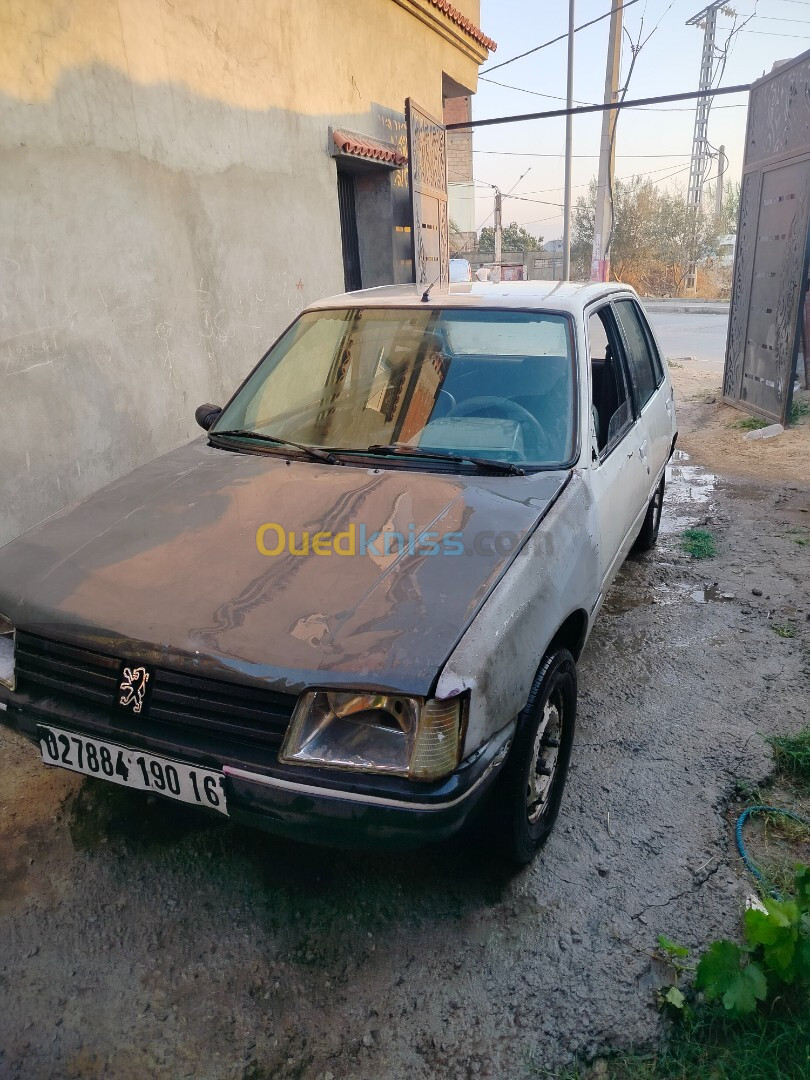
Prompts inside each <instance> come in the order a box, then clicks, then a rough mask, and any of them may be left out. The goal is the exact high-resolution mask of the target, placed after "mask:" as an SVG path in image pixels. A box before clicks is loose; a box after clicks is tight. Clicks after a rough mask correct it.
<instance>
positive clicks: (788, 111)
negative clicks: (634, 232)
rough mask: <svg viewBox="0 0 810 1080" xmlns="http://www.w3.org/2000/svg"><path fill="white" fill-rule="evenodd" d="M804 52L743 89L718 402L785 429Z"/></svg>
mask: <svg viewBox="0 0 810 1080" xmlns="http://www.w3.org/2000/svg"><path fill="white" fill-rule="evenodd" d="M809 225H810V52H806V53H803V54H802V55H801V56H798V57H797V58H796V59H795V60H792V61H790V62H788V63H787V64H785V65H783V66H782V67H780V68H778V69H777V70H776V71H773V72H771V73H770V74H769V75H766V76H765V77H764V78H762V79H759V80H758V81H757V82H756V83H754V85H753V86H752V88H751V99H750V104H749V109H748V127H747V130H746V138H745V160H744V164H743V179H742V189H741V192H740V217H739V224H738V228H737V247H736V254H735V259H734V280H733V285H732V293H731V313H730V318H729V328H728V343H727V346H726V365H725V372H724V375H723V399H724V400H725V401H727V402H728V403H729V404H731V405H737V406H739V407H741V408H744V409H746V410H747V411H749V412H752V413H756V414H758V415H760V416H765V417H768V418H769V419H771V420H777V421H780V422H781V423H783V424H785V423H787V421H788V418H789V416H790V409H791V404H792V399H793V383H794V380H795V372H796V360H797V356H798V348H799V340H800V331H801V316H802V307H803V303H804V296H805V292H806V282H807V275H808V238H809V235H810V229H809V228H808V226H809Z"/></svg>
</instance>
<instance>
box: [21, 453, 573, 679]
mask: <svg viewBox="0 0 810 1080" xmlns="http://www.w3.org/2000/svg"><path fill="white" fill-rule="evenodd" d="M568 476H569V473H568V472H564V471H563V472H554V473H536V474H533V475H528V476H524V477H510V476H466V475H465V476H460V475H458V474H455V473H454V474H452V475H448V474H443V473H435V472H429V471H424V470H422V469H420V470H419V471H415V470H413V469H408V468H387V467H384V468H383V467H381V468H372V469H369V468H357V467H354V466H330V465H326V464H324V465H321V464H320V463H316V462H310V461H302V460H287V459H286V458H285V457H283V456H278V455H275V454H273V455H270V454H243V453H235V452H230V451H228V450H223V449H216V448H214V447H212V446H210V445H209V444H208V443H207V442H206V441H205V440H204V439H202V440H197V441H195V442H192V443H190V444H189V445H187V446H184V447H182V448H181V449H179V450H176V451H174V452H172V453H170V454H167V455H165V456H164V457H162V458H158V459H157V460H156V461H153V462H151V463H150V464H149V465H146V466H144V467H143V468H140V469H137V470H136V471H135V472H133V473H130V474H129V475H128V476H126V477H124V478H123V479H122V480H119V481H117V482H115V483H113V484H111V485H109V486H108V487H106V488H104V489H102V490H101V491H99V492H97V493H96V494H95V495H93V496H91V497H90V498H89V499H87V500H86V501H85V502H84V503H82V504H81V505H80V506H77V507H74V508H72V509H69V510H66V511H63V512H61V513H60V514H57V515H56V516H54V517H52V518H49V519H48V520H47V521H45V522H43V523H42V524H40V525H38V526H36V527H35V528H33V529H31V530H30V531H29V532H28V533H26V534H25V535H24V536H21V537H19V538H18V539H17V540H14V541H12V542H11V543H10V544H8V545H6V547H5V548H3V549H2V551H0V612H2V613H3V614H5V615H7V616H8V617H9V618H11V619H12V621H13V622H14V623H15V625H16V626H18V627H19V628H20V629H24V630H27V631H29V632H32V633H38V634H41V635H44V636H46V637H52V638H59V639H60V640H63V641H67V642H72V643H75V644H81V645H84V646H86V647H90V648H95V649H98V650H100V651H103V652H106V653H109V654H112V655H115V656H120V657H122V658H126V659H137V660H140V661H142V662H145V663H153V664H159V665H162V666H171V667H175V668H179V669H181V670H186V671H193V672H194V673H196V674H206V675H209V676H214V677H220V678H222V677H225V678H230V679H234V680H236V681H251V682H252V681H253V680H256V679H260V680H262V681H263V682H265V683H266V684H267V683H269V684H271V685H272V686H273V688H274V689H278V690H284V691H287V692H293V691H294V692H298V691H300V690H301V689H302V688H303V687H305V686H313V685H314V686H317V685H322V686H329V685H333V686H341V685H344V686H346V685H352V686H359V687H364V686H373V687H379V688H380V689H394V690H398V691H400V692H401V693H412V694H427V693H429V692H430V689H431V686H432V684H433V682H434V680H435V678H436V675H437V674H438V672H439V670H440V669H441V666H442V664H443V663H444V661H445V660H446V658H447V656H448V655H449V654H450V652H451V651H452V649H453V647H454V646H455V644H456V642H457V641H458V639H459V638H460V636H461V635H462V634H463V632H464V630H465V629H466V627H467V626H468V625H469V623H470V621H471V619H472V618H473V617H474V615H475V613H476V612H477V610H478V609H479V607H480V606H481V604H482V603H483V602H484V600H485V599H486V597H487V595H488V594H489V592H490V591H491V590H492V588H493V586H494V585H495V583H496V582H497V580H498V579H499V577H500V576H501V575H502V573H503V572H504V570H505V569H506V567H507V566H508V564H509V562H510V560H511V559H512V558H513V557H514V554H515V553H516V551H517V550H518V549H519V547H520V546H521V544H522V543H523V542H524V540H525V539H526V537H527V536H528V535H529V533H530V532H531V531H532V530H533V529H534V527H535V526H536V525H537V523H538V521H539V520H540V518H541V517H542V515H543V513H544V512H545V510H546V509H547V508H548V506H549V505H550V503H551V502H552V500H553V499H554V498H555V497H556V495H557V494H558V492H559V491H560V490H561V488H562V487H563V485H564V484H565V482H566V480H567V478H568ZM271 523H272V524H277V525H279V526H280V527H281V530H283V532H285V533H287V534H289V533H292V534H293V537H294V544H295V547H296V548H297V549H298V550H300V549H301V546H302V544H303V542H304V534H306V533H308V534H309V537H310V554H308V555H296V554H291V553H290V552H289V549H288V545H286V546H285V550H284V551H283V552H281V553H279V554H276V555H267V554H262V553H260V551H259V549H258V546H257V531H258V530H259V529H260V527H261V526H262V525H265V524H271ZM362 526H364V527H365V533H366V541H367V546H363V545H362V529H361V527H362ZM352 527H354V531H353V530H352ZM381 530H382V531H383V534H384V533H385V532H389V533H392V532H398V533H399V534H400V535H401V536H402V537H403V541H402V543H401V544H400V542H399V541H396V540H392V541H390V542H389V547H388V552H387V553H386V550H385V542H384V539H383V537H381V538H379V539H377V540H376V541H375V540H373V536H374V534H375V533H377V532H380V531H381ZM316 533H328V534H341V537H342V538H341V539H340V540H339V541H338V546H339V548H341V549H343V550H347V549H348V548H349V546H350V539H349V538H351V537H352V536H353V537H354V547H355V553H354V554H328V555H323V554H313V553H312V541H313V540H314V537H315V534H316ZM428 533H432V534H435V536H436V537H438V538H440V539H438V540H436V541H434V543H436V544H437V545H438V548H439V551H438V553H435V554H431V553H430V540H431V538H430V537H428V535H427V534H428ZM450 534H452V536H451V535H450ZM347 537H348V538H347ZM278 538H279V531H278V530H276V529H271V530H269V531H266V532H265V535H264V539H265V545H264V546H265V549H266V550H273V549H274V548H275V547H276V546H278V545H277V541H278ZM441 538H443V539H441ZM369 541H371V544H370V546H368V542H369ZM448 545H449V547H450V548H454V549H455V552H453V551H449V550H448ZM319 546H320V547H321V549H322V550H323V549H324V547H325V541H324V540H323V539H322V540H321V541H320V545H319ZM403 549H404V550H403Z"/></svg>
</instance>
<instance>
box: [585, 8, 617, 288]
mask: <svg viewBox="0 0 810 1080" xmlns="http://www.w3.org/2000/svg"><path fill="white" fill-rule="evenodd" d="M622 2H623V0H613V6H612V8H611V12H610V35H609V37H608V54H607V69H606V71H605V104H606V105H608V104H610V103H612V102H615V101H617V100H618V97H619V69H620V67H621V61H622ZM618 119H619V111H618V109H611V110H608V111H606V112H603V113H602V143H601V147H600V150H599V184H598V187H597V189H596V217H595V220H594V230H593V254H592V257H591V281H607V280H608V279H609V277H610V248H609V244H610V237H611V234H612V232H613V176H614V167H615V163H616V121H617V120H618Z"/></svg>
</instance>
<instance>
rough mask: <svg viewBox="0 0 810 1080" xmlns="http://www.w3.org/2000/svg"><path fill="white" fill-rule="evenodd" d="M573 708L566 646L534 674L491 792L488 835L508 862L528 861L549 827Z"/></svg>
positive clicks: (564, 768) (570, 738)
mask: <svg viewBox="0 0 810 1080" xmlns="http://www.w3.org/2000/svg"><path fill="white" fill-rule="evenodd" d="M576 707H577V669H576V664H575V662H574V658H573V656H572V655H571V653H570V652H569V651H568V649H557V650H555V651H554V652H551V653H549V654H548V656H546V658H545V659H544V661H543V663H542V664H541V665H540V668H539V670H538V672H537V675H536V676H535V680H534V683H533V685H532V689H531V693H530V694H529V699H528V701H527V702H526V704H525V706H524V707H523V709H522V711H521V713H520V716H519V717H518V720H517V727H516V729H515V736H514V739H513V741H512V747H511V750H510V751H509V757H508V758H507V759H506V762H505V764H504V766H503V772H502V773H501V775H500V776H499V777H498V781H497V784H496V788H495V791H494V792H493V801H492V804H491V817H490V824H491V826H492V828H491V830H490V833H491V839H492V842H493V843H494V845H495V849H496V852H497V854H498V856H499V857H500V858H505V859H506V860H507V861H508V862H509V863H510V864H511V865H512V866H525V865H526V864H527V863H529V862H531V860H532V859H533V858H534V856H535V855H536V854H537V852H538V851H539V850H540V848H541V847H542V846H543V844H544V843H545V842H546V840H547V838H548V835H549V833H550V832H551V830H552V827H553V826H554V822H555V820H556V818H557V814H558V812H559V809H560V800H561V799H562V794H563V789H564V787H565V779H566V775H567V773H568V763H569V761H570V759H571V747H572V745H573V742H574V727H575V724H576ZM547 770H550V772H547Z"/></svg>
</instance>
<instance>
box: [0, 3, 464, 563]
mask: <svg viewBox="0 0 810 1080" xmlns="http://www.w3.org/2000/svg"><path fill="white" fill-rule="evenodd" d="M458 6H459V7H460V8H461V9H462V10H463V12H464V14H465V15H467V16H468V17H470V18H472V19H474V21H476V22H477V16H478V10H477V9H478V4H477V2H472V0H465V2H464V3H459V5H458ZM437 19H439V20H440V24H439V29H438V30H437V27H436V25H431V20H433V22H434V24H435V22H436V20H437ZM441 20H444V22H443V23H441ZM444 24H446V25H444ZM0 41H2V48H0V170H2V184H0V405H2V423H1V424H0V542H3V541H5V540H8V539H10V538H12V537H13V536H15V535H16V534H18V533H19V532H21V531H22V530H24V529H25V528H27V527H28V526H30V525H32V524H34V523H35V522H36V521H38V520H40V519H41V518H43V517H45V516H47V515H48V514H50V513H53V512H54V511H56V510H59V509H61V508H62V507H64V506H66V505H68V504H69V503H71V502H73V501H75V500H77V499H79V498H82V497H84V496H85V495H87V494H89V493H90V492H92V491H93V490H95V489H96V488H98V487H100V486H101V485H102V484H104V483H106V482H108V481H109V480H111V479H113V478H114V477H116V476H118V475H121V474H122V473H124V472H126V471H127V470H129V469H130V468H132V467H134V466H136V465H138V464H140V463H142V462H145V461H147V460H149V459H150V458H152V457H154V456H156V455H157V454H160V453H162V452H164V451H166V450H169V449H171V448H172V447H174V446H177V445H179V444H181V443H183V442H185V441H187V440H188V439H189V438H190V437H193V436H195V435H196V434H198V429H197V428H196V427H195V425H194V420H193V413H194V408H195V407H196V405H197V404H199V403H200V402H202V401H209V400H210V401H214V402H223V401H224V399H225V398H226V397H227V396H229V394H230V392H231V391H232V390H233V389H234V388H235V386H236V385H237V383H238V382H239V381H240V380H241V379H242V378H243V377H244V375H245V374H246V373H247V371H248V370H249V369H250V368H251V367H252V366H253V364H254V363H255V362H256V360H257V359H258V358H259V357H260V356H261V354H262V352H263V351H264V350H265V348H266V347H267V345H268V344H269V343H270V342H271V341H272V340H273V339H274V337H275V336H276V335H277V334H278V333H279V332H280V331H281V330H282V329H283V327H284V326H285V325H286V323H287V322H288V321H289V320H290V319H291V318H292V317H293V316H294V315H295V314H296V313H297V312H298V311H299V310H300V309H301V308H302V307H303V306H304V305H305V304H306V303H307V302H308V301H310V300H313V299H315V298H316V297H318V296H321V295H324V294H328V293H331V292H338V291H341V289H342V286H343V270H342V261H341V245H340V228H339V219H338V209H337V191H336V179H335V163H334V161H333V160H332V158H330V156H329V155H328V153H327V128H328V126H329V125H330V124H332V125H334V126H336V127H337V126H343V127H348V128H351V129H353V130H356V131H366V132H368V133H369V134H377V135H379V131H378V129H377V120H376V117H377V111H378V109H380V108H382V109H389V110H390V109H394V110H397V111H401V110H402V109H403V105H404V99H405V97H406V96H407V95H409V94H410V95H412V96H413V97H414V98H415V99H416V100H417V101H418V102H419V103H420V104H421V105H423V106H424V107H425V108H427V109H428V110H429V111H431V112H432V113H434V114H436V115H440V113H441V107H442V74H443V72H446V73H448V74H449V75H450V76H451V77H452V78H453V79H454V80H456V81H457V82H459V83H460V84H461V85H464V86H466V87H469V88H470V89H474V88H475V80H476V73H477V64H478V62H479V60H480V59H482V58H483V56H484V51H483V50H482V49H481V48H480V46H478V45H476V44H475V43H474V42H473V41H472V40H471V39H470V38H469V36H468V35H466V36H465V35H464V34H463V32H462V31H460V30H458V29H457V28H455V27H454V24H453V23H451V22H450V20H448V19H446V18H445V17H444V16H442V15H441V13H440V12H439V11H438V9H437V8H436V7H435V5H432V4H431V3H430V2H429V0H343V2H340V0H329V2H327V0H319V2H318V3H302V2H301V0H240V2H239V4H232V3H226V2H224V0H118V2H117V3H116V2H114V0H7V2H6V3H5V4H4V5H3V6H2V9H0Z"/></svg>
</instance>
